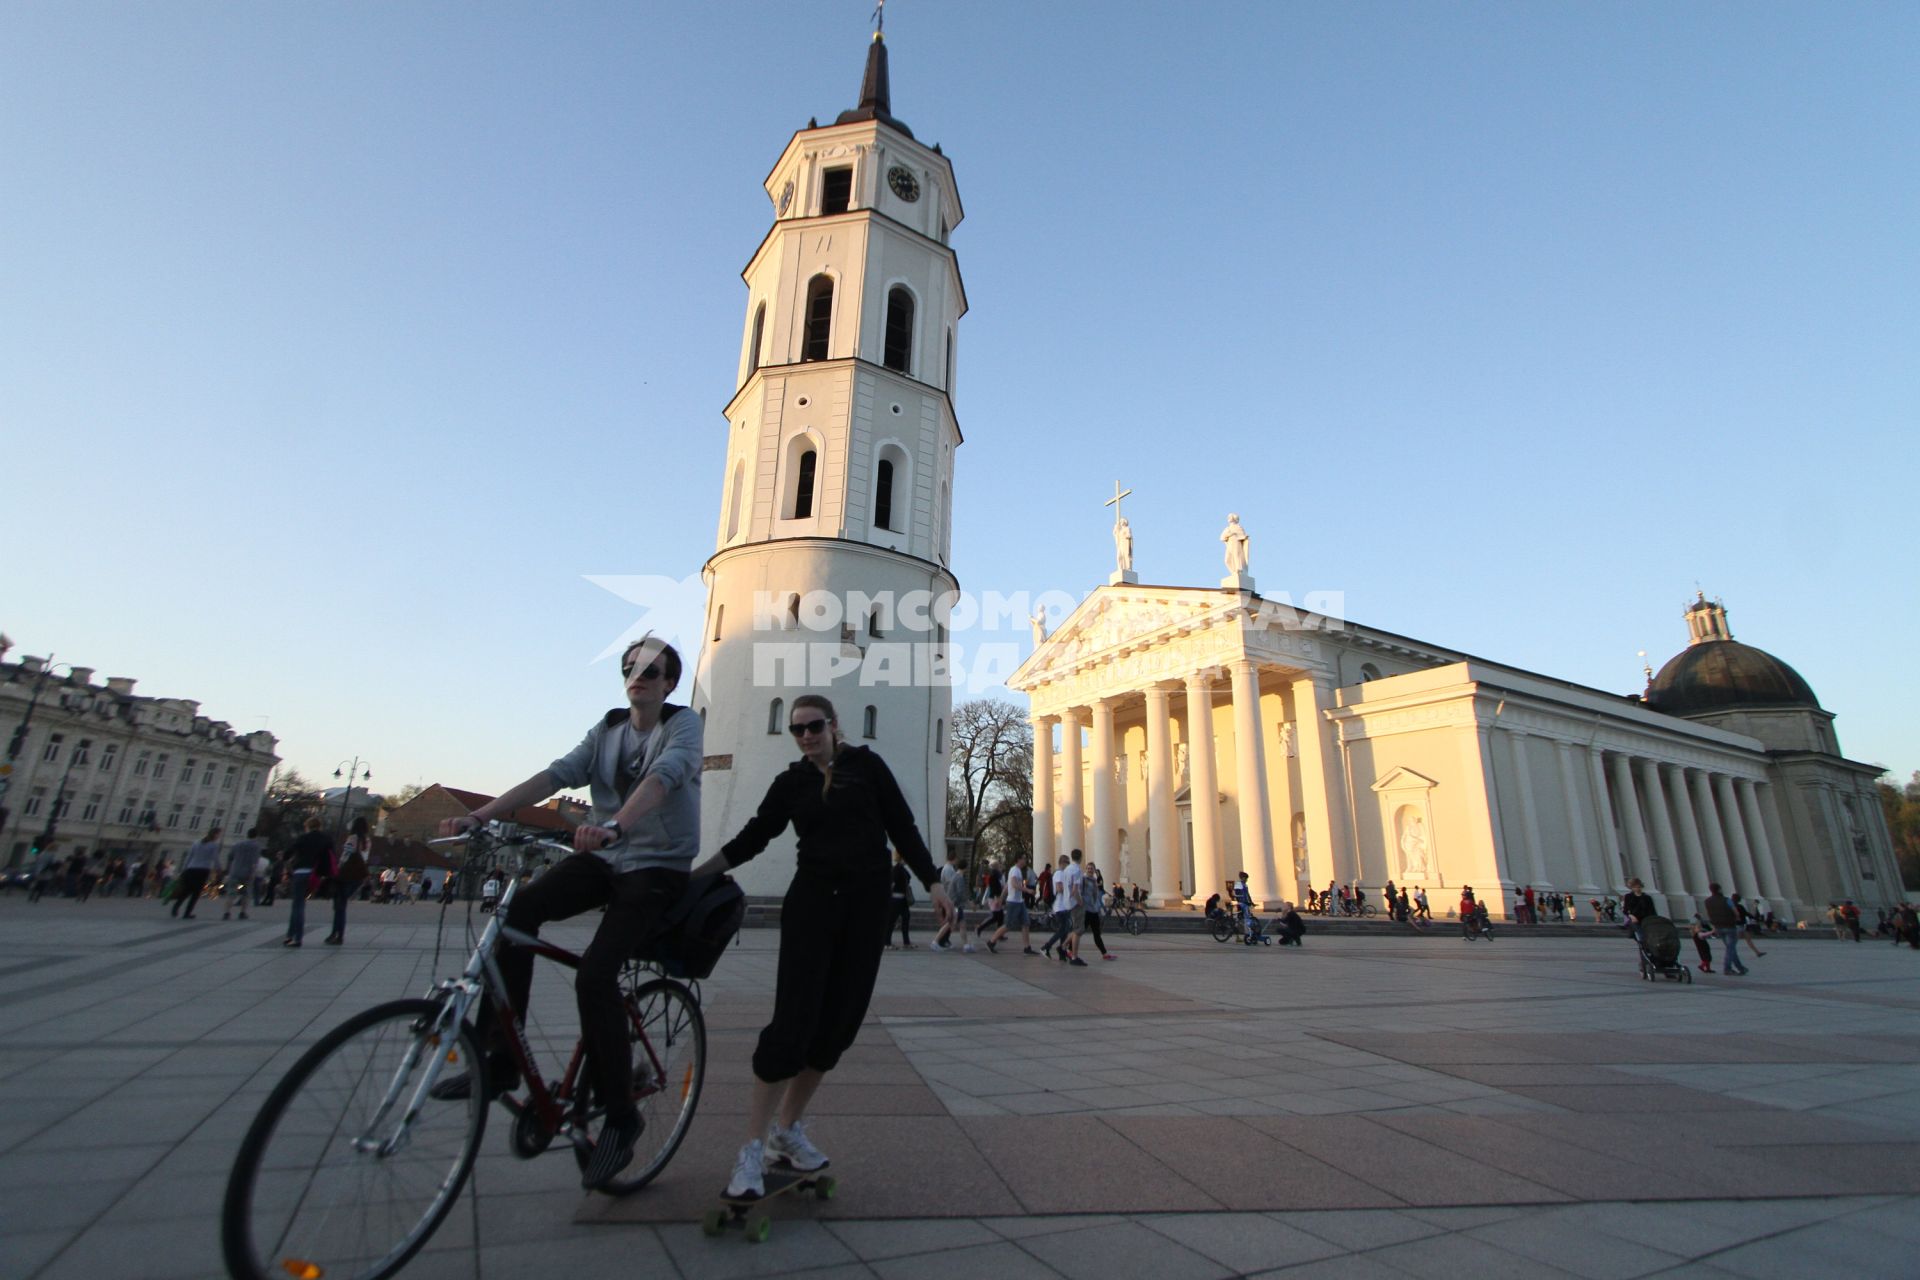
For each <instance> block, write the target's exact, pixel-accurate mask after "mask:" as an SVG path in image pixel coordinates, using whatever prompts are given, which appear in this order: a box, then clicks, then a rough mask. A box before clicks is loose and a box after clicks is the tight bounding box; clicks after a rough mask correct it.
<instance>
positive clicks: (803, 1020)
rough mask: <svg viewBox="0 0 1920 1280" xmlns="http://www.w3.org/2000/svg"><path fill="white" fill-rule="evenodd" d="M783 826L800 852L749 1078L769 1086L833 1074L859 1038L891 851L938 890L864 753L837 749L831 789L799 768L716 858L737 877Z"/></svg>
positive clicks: (880, 764)
mask: <svg viewBox="0 0 1920 1280" xmlns="http://www.w3.org/2000/svg"><path fill="white" fill-rule="evenodd" d="M789 823H791V824H792V825H793V829H794V832H795V834H797V835H798V836H799V852H798V857H797V860H796V862H797V865H796V868H795V871H794V876H793V883H792V885H790V886H789V887H788V889H787V896H786V899H785V900H784V902H783V904H782V906H781V912H780V967H779V976H778V978H777V980H776V983H775V987H774V1000H773V1021H772V1022H770V1023H768V1024H767V1027H766V1029H765V1030H763V1031H762V1032H761V1033H760V1042H759V1044H758V1045H757V1046H756V1047H755V1049H754V1051H753V1073H754V1075H756V1076H758V1077H759V1078H760V1079H762V1080H765V1081H767V1082H769V1083H774V1082H778V1081H781V1080H787V1079H790V1078H792V1077H793V1076H795V1075H798V1074H799V1073H800V1071H801V1070H802V1069H804V1068H809V1067H810V1068H812V1069H814V1070H816V1071H831V1070H833V1068H834V1066H835V1065H836V1064H837V1063H838V1062H839V1061H840V1055H841V1054H843V1053H845V1052H846V1050H847V1047H848V1046H849V1045H851V1044H852V1043H853V1039H854V1037H855V1036H856V1035H857V1034H859V1031H860V1022H861V1020H862V1019H863V1018H865V1017H866V1016H867V1004H868V1002H869V1001H870V1000H872V998H873V984H874V982H875V981H876V980H877V979H878V978H879V976H880V955H881V952H882V951H883V950H884V949H885V945H886V939H887V934H888V933H889V932H891V930H890V928H889V926H890V924H891V919H892V916H891V913H890V911H889V907H890V905H891V901H890V899H891V895H892V877H891V876H890V875H889V865H890V862H891V859H890V857H889V855H888V852H887V844H888V842H889V841H891V842H892V844H893V847H894V848H896V849H898V850H899V851H900V856H901V857H902V858H904V859H905V860H906V864H907V866H908V867H909V868H910V869H911V870H912V872H913V874H914V875H915V876H916V877H918V878H919V880H920V883H921V884H923V885H925V886H927V888H928V890H929V891H931V890H932V888H933V886H934V885H935V884H936V883H938V877H937V875H936V873H935V871H934V867H933V857H932V855H930V854H929V853H928V852H927V845H926V841H925V840H924V839H922V838H921V835H920V829H919V827H917V826H916V825H914V821H913V813H912V811H911V810H909V809H908V808H907V801H906V797H905V796H903V795H901V794H900V784H899V783H898V782H896V781H894V777H893V774H892V772H890V771H889V770H888V768H887V764H886V761H884V760H882V759H881V758H880V757H879V756H877V755H875V754H874V753H873V752H872V751H870V750H868V749H867V748H866V747H842V748H841V749H840V753H839V754H838V755H836V756H835V757H834V761H833V770H832V776H831V779H829V777H828V775H826V774H824V773H822V772H821V771H820V769H818V768H817V767H815V766H814V764H813V763H812V762H811V761H808V760H806V759H801V760H797V761H795V762H794V763H793V764H792V766H790V767H789V768H788V769H787V770H786V771H785V772H784V773H781V774H780V775H779V776H778V777H776V778H775V779H774V780H773V785H772V786H771V787H768V788H767V796H766V799H764V800H762V801H761V802H760V809H759V812H757V813H755V814H754V816H753V817H752V818H751V819H750V820H749V821H748V822H747V825H746V827H745V828H744V829H743V830H742V831H741V832H740V834H739V835H737V836H735V837H734V838H733V839H732V840H730V841H728V842H727V843H726V845H725V846H723V847H722V848H721V850H720V853H721V856H722V857H724V858H725V859H726V862H727V865H728V866H729V867H737V866H739V865H740V864H741V863H743V862H746V861H747V860H749V859H750V858H753V857H754V856H756V855H757V854H759V853H760V852H761V851H762V850H763V849H765V848H766V847H767V844H768V842H769V841H771V840H772V839H773V838H774V837H775V836H777V835H779V834H780V833H781V832H782V831H784V830H786V828H787V825H788V824H789Z"/></svg>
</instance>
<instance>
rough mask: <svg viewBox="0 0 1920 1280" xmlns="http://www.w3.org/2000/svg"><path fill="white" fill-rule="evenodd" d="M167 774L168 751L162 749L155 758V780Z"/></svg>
mask: <svg viewBox="0 0 1920 1280" xmlns="http://www.w3.org/2000/svg"><path fill="white" fill-rule="evenodd" d="M166 776H167V753H166V752H164V751H162V752H161V753H160V754H159V755H157V756H155V757H154V760H153V780H154V781H155V782H158V781H160V779H162V778H164V777H166Z"/></svg>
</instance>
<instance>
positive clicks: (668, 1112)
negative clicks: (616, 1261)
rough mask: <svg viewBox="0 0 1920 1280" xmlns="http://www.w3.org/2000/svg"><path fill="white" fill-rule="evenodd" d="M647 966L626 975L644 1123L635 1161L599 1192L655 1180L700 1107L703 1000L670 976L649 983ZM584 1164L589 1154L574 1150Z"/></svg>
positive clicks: (618, 1192)
mask: <svg viewBox="0 0 1920 1280" xmlns="http://www.w3.org/2000/svg"><path fill="white" fill-rule="evenodd" d="M647 972H648V971H647V970H645V969H643V968H641V967H640V966H638V965H631V966H629V967H628V969H627V971H626V973H625V974H623V975H622V977H621V983H620V986H621V994H622V995H623V996H624V997H625V999H626V1004H627V1015H628V1029H629V1034H630V1035H631V1037H632V1043H633V1103H634V1106H636V1107H637V1108H639V1111H640V1119H641V1121H642V1124H643V1127H642V1129H641V1131H640V1141H639V1143H638V1144H636V1145H635V1147H634V1151H633V1163H632V1164H630V1165H628V1166H627V1167H626V1168H625V1169H623V1170H621V1172H620V1176H618V1177H616V1178H614V1179H613V1180H612V1181H611V1182H608V1183H607V1184H606V1185H605V1186H603V1187H601V1188H600V1190H601V1191H603V1192H605V1193H606V1194H607V1195H613V1196H624V1195H629V1194H631V1193H633V1192H635V1191H638V1190H639V1189H640V1188H642V1187H644V1186H646V1185H647V1184H648V1183H649V1182H652V1181H653V1180H654V1178H656V1177H658V1176H659V1174H660V1171H661V1170H662V1169H664V1168H666V1167H667V1162H668V1161H670V1160H672V1159H673V1153H674V1152H676V1151H678V1150H679V1149H680V1143H681V1140H682V1139H684V1138H685V1137H686V1136H687V1129H688V1127H689V1126H690V1125H692V1124H693V1113H694V1111H695V1110H696V1109H698V1107H699V1106H700V1089H701V1086H702V1085H704V1084H705V1083H706V1076H707V1021H706V1018H705V1017H704V1016H702V1015H701V1013H700V1002H699V1001H697V1000H695V999H694V997H693V993H692V992H691V991H689V990H688V989H687V988H686V986H685V985H684V984H682V983H679V982H676V981H674V980H673V979H671V978H655V979H654V980H653V981H651V982H648V981H645V979H646V977H647ZM574 1156H575V1159H577V1160H578V1161H579V1162H580V1165H581V1167H582V1168H585V1167H586V1162H587V1159H588V1158H589V1153H588V1152H587V1151H586V1150H583V1149H581V1148H575V1149H574Z"/></svg>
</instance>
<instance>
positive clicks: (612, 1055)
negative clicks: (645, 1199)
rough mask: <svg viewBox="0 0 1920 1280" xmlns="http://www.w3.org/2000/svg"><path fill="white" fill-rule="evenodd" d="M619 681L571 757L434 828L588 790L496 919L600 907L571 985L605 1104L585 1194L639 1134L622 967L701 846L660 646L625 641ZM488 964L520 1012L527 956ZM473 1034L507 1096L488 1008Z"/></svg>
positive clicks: (667, 660) (696, 797)
mask: <svg viewBox="0 0 1920 1280" xmlns="http://www.w3.org/2000/svg"><path fill="white" fill-rule="evenodd" d="M620 673H621V676H622V677H623V679H624V681H625V684H626V691H627V704H628V705H627V706H626V707H624V708H615V709H614V710H612V711H609V712H608V713H607V714H606V715H605V716H603V717H601V718H600V720H599V721H598V722H596V723H595V724H594V726H593V727H592V728H591V729H589V730H587V735H586V737H584V738H582V739H581V740H580V744H579V745H578V746H576V747H575V748H574V749H573V750H572V751H569V752H568V753H567V754H566V755H564V756H562V757H560V758H559V759H558V760H555V761H554V762H553V763H552V764H550V765H548V766H547V767H546V768H545V769H542V770H541V771H540V772H539V773H536V774H534V775H533V776H532V777H531V778H528V779H527V780H526V781H525V782H522V783H520V784H519V785H518V786H515V787H512V788H510V789H509V790H508V791H507V792H506V794H504V795H502V796H500V797H498V798H497V799H494V800H490V801H488V802H487V803H486V804H483V805H481V806H480V807H479V808H478V809H475V810H474V811H473V812H472V813H470V814H467V815H465V816H462V817H458V818H449V819H447V820H446V821H444V822H442V823H441V824H440V834H442V835H444V836H452V835H459V834H462V833H464V832H467V831H471V830H472V829H473V828H475V827H477V826H480V825H481V824H483V823H486V822H489V821H491V820H493V819H495V818H500V817H505V816H507V815H509V814H512V813H513V812H514V811H515V810H517V809H520V808H522V807H524V806H526V805H530V804H538V803H539V802H540V801H542V800H545V799H546V798H547V797H548V796H551V795H552V794H553V793H554V792H556V791H562V790H567V789H570V788H573V787H582V786H585V787H588V788H589V789H590V793H591V796H592V803H593V815H592V821H590V822H588V823H587V824H585V825H583V826H580V827H577V828H575V829H574V833H573V847H574V850H575V852H574V853H573V854H572V856H570V857H568V858H565V859H563V860H562V861H560V862H559V863H557V864H556V865H554V866H553V867H551V868H549V869H548V870H547V871H546V873H545V874H543V875H542V876H541V877H540V878H539V879H538V880H536V881H534V882H533V883H532V884H531V885H527V886H526V887H524V888H522V889H521V890H520V891H519V892H518V893H517V894H516V895H515V896H514V899H513V903H512V905H511V906H510V907H509V908H508V910H507V919H506V925H507V927H508V928H509V929H514V930H517V931H519V932H521V933H525V934H538V933H539V932H540V926H541V925H543V924H545V923H546V922H547V921H549V920H565V919H567V918H568V917H570V916H577V915H580V914H581V913H583V912H586V911H591V910H592V909H594V908H595V907H600V906H605V907H606V909H607V910H606V916H605V917H604V918H603V919H602V920H601V922H600V926H599V928H598V929H596V930H595V931H594V935H593V941H592V942H590V943H588V944H587V949H586V951H585V952H584V953H583V954H582V956H581V959H580V971H579V976H578V978H577V979H576V980H575V982H574V991H575V994H576V996H577V997H578V1001H579V1007H580V1036H581V1039H582V1041H584V1042H585V1044H586V1046H587V1067H588V1069H589V1070H590V1072H591V1079H592V1081H593V1085H594V1089H595V1091H596V1092H597V1093H598V1095H599V1097H600V1099H601V1100H602V1101H603V1102H604V1103H605V1104H606V1108H607V1118H606V1122H605V1124H604V1125H603V1126H602V1128H601V1130H600V1137H599V1139H598V1141H596V1142H595V1143H594V1148H593V1156H592V1159H590V1160H589V1161H588V1162H587V1168H586V1173H585V1176H584V1177H583V1178H582V1180H581V1181H582V1183H583V1185H585V1186H586V1187H587V1189H588V1190H592V1189H594V1188H596V1187H599V1186H602V1185H603V1184H605V1183H606V1182H608V1181H609V1180H610V1179H612V1178H613V1177H614V1176H615V1175H617V1174H618V1173H619V1172H620V1170H621V1169H623V1168H625V1167H626V1166H627V1164H629V1163H630V1162H631V1161H632V1159H633V1149H634V1143H635V1142H636V1141H637V1140H638V1139H639V1137H640V1130H641V1120H640V1114H639V1112H638V1110H637V1109H636V1108H635V1106H634V1103H633V1088H632V1079H631V1077H632V1071H633V1063H632V1057H631V1049H630V1047H629V1039H628V1025H627V1014H626V1010H625V1008H624V1006H623V1005H622V1003H621V1000H620V991H619V986H618V981H619V977H620V971H621V969H622V968H623V967H624V966H625V965H626V962H627V961H628V959H629V958H631V957H632V956H633V955H634V953H635V952H636V951H637V950H639V949H640V948H641V947H642V946H643V945H645V944H647V943H649V942H651V941H652V940H653V939H654V937H655V936H656V935H657V934H658V933H659V932H660V930H661V928H662V926H663V924H664V921H665V918H666V916H667V914H668V913H669V912H670V911H671V910H672V909H673V907H674V906H675V905H676V904H677V903H678V902H679V901H680V899H681V897H682V896H683V895H684V894H685V892H686V888H687V870H688V868H689V867H690V866H691V865H692V863H693V858H694V855H695V854H696V853H697V852H698V851H699V844H700V767H701V756H702V749H703V736H702V733H701V724H700V717H699V716H697V715H695V714H693V712H691V711H689V710H688V709H687V708H686V707H683V706H675V705H669V704H668V703H667V701H666V698H667V694H669V693H670V692H672V691H673V688H674V686H675V685H677V684H679V682H680V655H679V654H678V653H677V652H675V650H674V648H673V646H671V645H669V644H666V643H664V642H662V641H660V640H656V639H653V638H651V637H648V638H643V639H641V640H638V641H635V642H634V643H633V644H631V645H629V646H627V651H626V653H624V654H623V655H622V656H621V659H620ZM498 961H499V965H500V976H501V977H502V978H503V979H504V980H505V982H506V986H507V991H508V992H509V994H510V995H511V996H512V998H513V1003H514V1005H515V1007H516V1008H518V1009H519V1010H521V1011H522V1013H523V1014H524V1012H525V1010H526V1007H527V997H528V994H529V992H530V990H531V989H532V986H533V956H532V955H531V954H529V953H528V952H527V951H526V950H525V949H524V948H520V947H515V946H512V945H504V944H503V945H502V946H501V948H500V950H499V953H498ZM478 1030H479V1032H480V1037H479V1038H480V1040H481V1042H482V1043H485V1044H488V1045H489V1050H488V1055H487V1062H486V1070H487V1076H488V1082H489V1083H490V1085H491V1086H492V1090H493V1092H494V1094H496V1095H498V1094H502V1093H505V1092H507V1091H509V1090H511V1089H513V1088H514V1087H516V1086H517V1085H518V1084H519V1071H518V1068H517V1066H516V1065H515V1062H514V1059H513V1056H512V1055H511V1053H509V1052H508V1051H507V1049H506V1047H505V1045H504V1044H503V1043H502V1042H501V1037H502V1036H504V1034H505V1033H504V1031H502V1030H501V1029H500V1025H499V1018H498V1015H497V1014H496V1012H495V1011H494V1010H493V1009H492V1008H491V1007H490V1005H489V1006H483V1007H482V1009H481V1011H480V1016H479V1019H478ZM472 1087H473V1084H472V1080H471V1078H470V1076H468V1075H465V1074H462V1075H457V1076H453V1077H450V1078H448V1079H444V1080H442V1081H441V1082H440V1083H439V1084H438V1085H436V1086H435V1087H434V1096H435V1097H438V1098H442V1099H449V1098H463V1097H466V1096H467V1094H468V1092H469V1091H470V1090H471V1089H472Z"/></svg>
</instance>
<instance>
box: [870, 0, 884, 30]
mask: <svg viewBox="0 0 1920 1280" xmlns="http://www.w3.org/2000/svg"><path fill="white" fill-rule="evenodd" d="M886 31H887V0H873V38H874V39H875V40H878V39H879V38H880V37H881V36H883V35H885V34H886Z"/></svg>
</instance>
